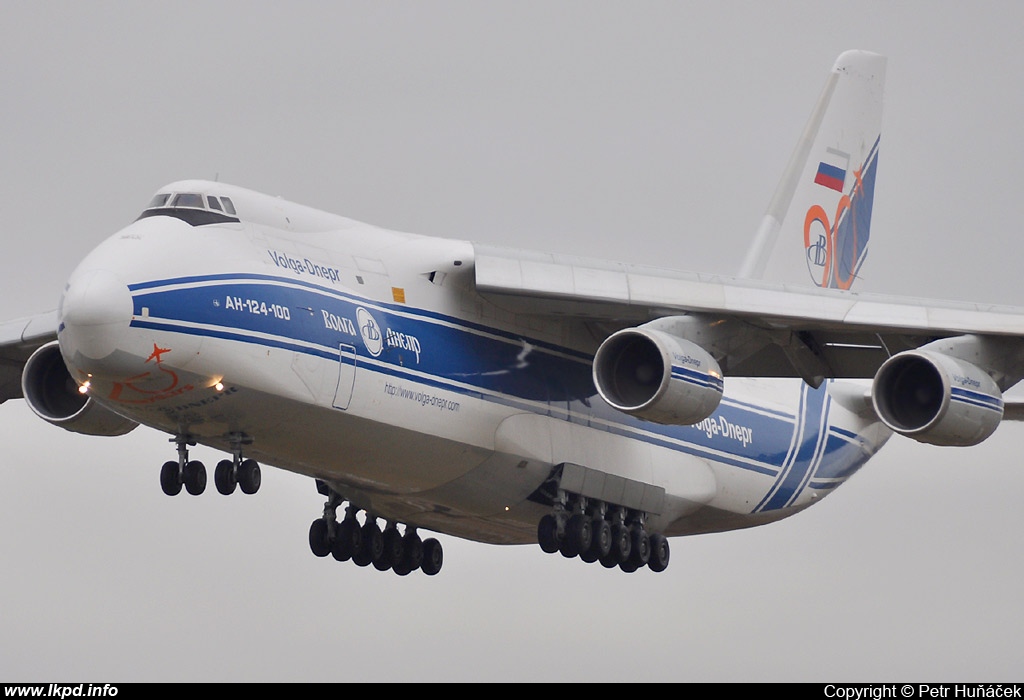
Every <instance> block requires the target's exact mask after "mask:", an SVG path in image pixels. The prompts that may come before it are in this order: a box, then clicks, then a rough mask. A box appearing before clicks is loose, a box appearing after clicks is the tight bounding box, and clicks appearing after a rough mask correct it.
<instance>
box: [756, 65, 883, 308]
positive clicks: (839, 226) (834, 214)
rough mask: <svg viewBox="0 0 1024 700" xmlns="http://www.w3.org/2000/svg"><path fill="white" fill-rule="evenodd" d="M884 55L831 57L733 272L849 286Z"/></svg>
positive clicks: (864, 236) (867, 211) (871, 168)
mask: <svg viewBox="0 0 1024 700" xmlns="http://www.w3.org/2000/svg"><path fill="white" fill-rule="evenodd" d="M884 83H885V57H883V56H879V55H878V54H873V53H869V52H867V51H846V52H845V53H843V54H841V55H840V56H839V58H838V59H836V62H835V65H834V66H833V67H832V72H831V73H830V74H829V77H828V81H827V82H826V83H825V89H824V90H823V91H822V93H821V97H820V98H819V99H818V103H817V105H815V107H814V112H813V113H812V114H811V119H810V121H809V122H808V123H807V127H806V128H805V129H804V132H803V134H802V135H801V137H800V141H799V142H798V143H797V147H796V151H795V152H794V153H793V157H792V159H791V160H790V162H789V165H788V166H787V168H786V170H785V172H784V173H783V176H782V180H781V181H780V182H779V186H778V188H777V189H776V190H775V195H774V196H773V197H772V201H771V204H770V205H769V206H768V211H767V212H766V213H765V216H764V219H763V220H762V222H761V226H760V228H759V229H758V231H757V235H756V237H755V239H754V245H753V246H752V247H751V249H750V251H749V253H748V254H747V257H746V259H745V260H744V262H743V267H742V268H741V270H740V277H746V278H754V279H761V278H766V279H769V280H771V281H777V282H787V283H799V284H808V283H811V284H815V285H817V286H819V287H832V288H838V289H849V288H850V287H851V286H852V285H853V283H854V281H855V280H856V279H857V278H858V276H859V275H860V271H861V266H862V265H863V263H864V259H865V257H866V256H867V252H868V238H869V235H870V230H871V229H870V226H871V205H872V201H873V200H874V194H875V174H876V171H877V168H878V142H879V137H880V134H881V124H882V88H883V85H884Z"/></svg>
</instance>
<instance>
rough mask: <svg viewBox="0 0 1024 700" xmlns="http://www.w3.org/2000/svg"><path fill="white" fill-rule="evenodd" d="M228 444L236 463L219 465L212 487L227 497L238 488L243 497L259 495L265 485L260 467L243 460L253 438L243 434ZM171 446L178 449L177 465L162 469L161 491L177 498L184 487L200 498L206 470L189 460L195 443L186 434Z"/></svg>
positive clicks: (175, 439) (173, 463)
mask: <svg viewBox="0 0 1024 700" xmlns="http://www.w3.org/2000/svg"><path fill="white" fill-rule="evenodd" d="M228 440H229V442H230V444H231V452H232V455H233V459H231V460H227V459H224V460H221V461H220V462H218V463H217V467H216V468H215V469H214V472H213V483H214V485H215V486H216V487H217V491H218V492H219V493H221V494H223V495H225V496H227V495H230V494H231V493H233V492H234V490H235V486H236V485H237V486H238V487H239V488H241V490H242V493H246V494H253V493H256V492H257V491H259V489H260V483H261V481H262V479H261V475H260V465H259V463H257V462H256V460H254V459H245V458H244V457H243V456H242V448H243V447H244V446H245V445H251V444H252V438H251V437H249V436H248V435H245V434H244V433H231V434H230V435H228ZM170 442H173V443H176V444H177V446H178V461H176V462H174V461H169V462H164V465H163V467H161V468H160V488H161V489H162V490H163V492H164V493H165V494H167V495H168V496H176V495H178V494H179V493H181V487H182V486H184V487H185V490H186V491H188V492H189V493H190V494H192V495H193V496H198V495H199V494H201V493H202V492H203V491H205V490H206V466H205V465H204V464H203V463H202V462H200V461H198V460H190V459H189V458H188V448H189V447H194V446H195V444H196V441H195V439H194V438H193V437H192V436H191V435H189V434H183V435H177V436H175V437H173V438H171V439H170Z"/></svg>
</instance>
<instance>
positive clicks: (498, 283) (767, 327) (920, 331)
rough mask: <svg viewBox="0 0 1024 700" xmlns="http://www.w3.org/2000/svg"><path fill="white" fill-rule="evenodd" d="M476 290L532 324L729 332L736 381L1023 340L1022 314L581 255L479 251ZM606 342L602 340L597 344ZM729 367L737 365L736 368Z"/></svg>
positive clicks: (863, 372)
mask: <svg viewBox="0 0 1024 700" xmlns="http://www.w3.org/2000/svg"><path fill="white" fill-rule="evenodd" d="M474 252H475V275H476V277H475V279H476V287H477V291H478V292H479V293H480V294H482V295H483V296H484V297H486V298H487V299H488V300H489V301H491V302H492V303H494V304H495V305H497V306H499V307H502V308H505V309H507V310H509V311H511V312H514V313H519V314H527V315H531V314H534V315H549V316H558V317H561V318H566V317H576V318H578V319H579V320H581V321H587V322H591V323H595V324H599V325H600V327H601V328H602V329H603V330H605V329H608V330H611V329H618V328H623V327H627V326H631V325H636V324H638V323H646V322H648V321H651V320H653V319H657V318H663V317H666V316H687V315H693V316H699V317H701V318H703V319H705V320H706V321H708V322H710V323H719V324H721V323H725V322H728V323H731V324H733V326H734V330H733V331H732V334H733V335H736V336H741V335H742V336H744V342H743V351H742V352H740V351H739V350H736V351H735V352H732V351H728V350H727V351H726V352H724V356H725V360H726V363H724V364H723V369H725V371H726V372H727V373H728V374H732V375H742V376H765V377H781V376H790V377H804V378H806V373H805V372H803V371H801V369H800V366H799V359H796V358H798V357H799V356H800V355H805V354H807V353H810V354H811V355H813V356H814V357H816V358H817V359H818V361H819V362H820V363H823V365H821V366H823V367H824V369H825V372H824V376H827V377H871V376H874V373H875V372H876V371H877V369H878V368H879V366H880V365H881V364H882V362H884V361H885V360H886V359H888V357H890V356H891V355H894V354H896V353H897V352H902V351H904V350H908V349H912V348H917V347H920V346H921V345H924V344H926V343H928V342H931V341H933V340H936V339H939V338H947V337H952V336H958V335H980V336H1000V337H1007V338H1024V308H1018V307H1007V306H994V305H986V304H973V303H958V302H947V301H934V300H924V299H912V298H905V297H894V296H887V295H880V294H866V293H858V292H849V291H842V290H832V289H816V288H801V287H795V286H788V285H781V284H772V283H767V282H760V281H755V280H748V279H733V278H728V277H720V276H714V275H703V274H696V273H687V272H678V271H673V270H666V269H659V268H653V267H646V266H640V265H629V264H625V263H616V262H607V261H601V260H591V259H586V258H579V257H574V256H564V255H556V254H545V253H535V252H532V251H519V250H514V249H509V248H500V247H495V246H488V245H478V244H476V245H474ZM598 342H599V341H598ZM730 360H731V361H730Z"/></svg>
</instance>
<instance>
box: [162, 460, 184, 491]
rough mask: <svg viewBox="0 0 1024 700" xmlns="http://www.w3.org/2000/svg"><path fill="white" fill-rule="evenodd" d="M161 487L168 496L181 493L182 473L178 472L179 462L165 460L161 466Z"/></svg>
mask: <svg viewBox="0 0 1024 700" xmlns="http://www.w3.org/2000/svg"><path fill="white" fill-rule="evenodd" d="M160 488H161V489H163V492H164V493H165V494H167V495H168V496H177V495H178V494H179V493H181V474H179V473H178V463H177V462H164V466H162V467H160Z"/></svg>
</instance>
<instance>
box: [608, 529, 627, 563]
mask: <svg viewBox="0 0 1024 700" xmlns="http://www.w3.org/2000/svg"><path fill="white" fill-rule="evenodd" d="M632 552H633V540H632V539H631V538H630V535H629V528H628V527H626V526H625V525H615V526H613V527H612V549H611V551H610V552H609V553H608V557H609V559H611V560H612V562H614V563H613V564H612V566H614V565H615V564H621V563H622V562H624V561H626V560H627V559H629V555H630V554H631V553H632Z"/></svg>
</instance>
